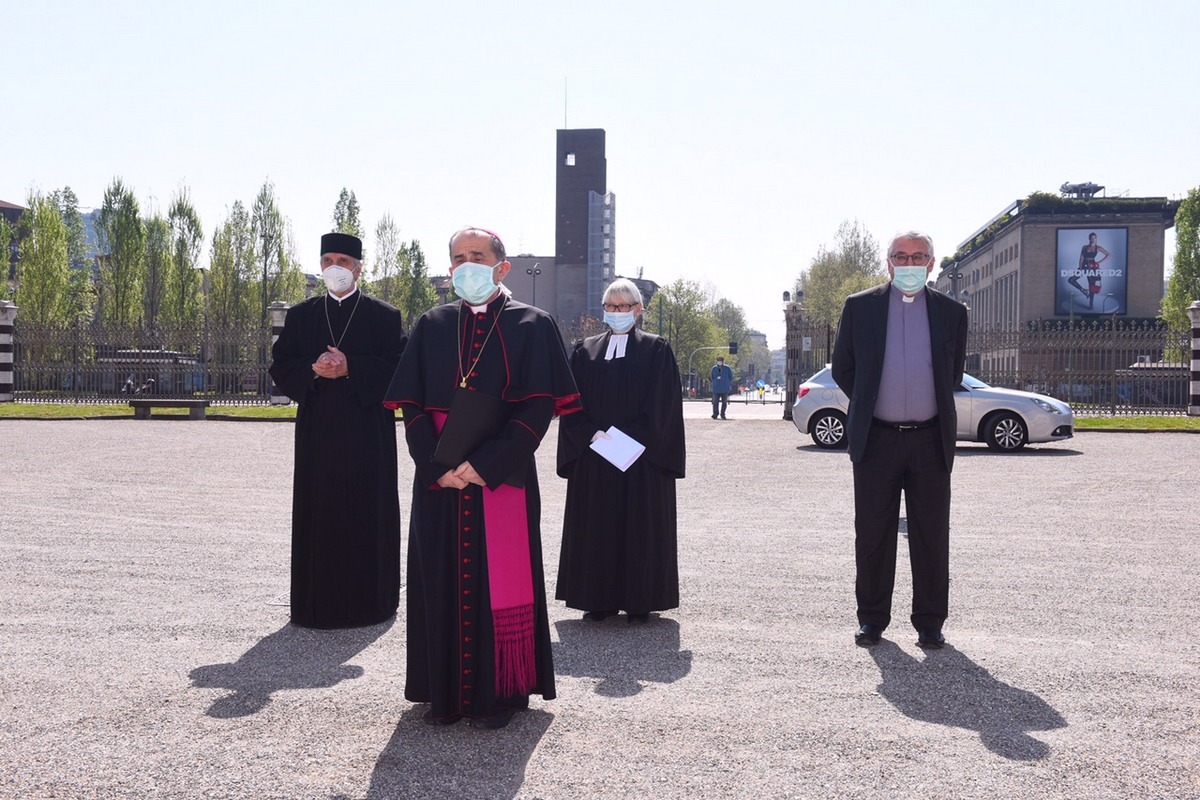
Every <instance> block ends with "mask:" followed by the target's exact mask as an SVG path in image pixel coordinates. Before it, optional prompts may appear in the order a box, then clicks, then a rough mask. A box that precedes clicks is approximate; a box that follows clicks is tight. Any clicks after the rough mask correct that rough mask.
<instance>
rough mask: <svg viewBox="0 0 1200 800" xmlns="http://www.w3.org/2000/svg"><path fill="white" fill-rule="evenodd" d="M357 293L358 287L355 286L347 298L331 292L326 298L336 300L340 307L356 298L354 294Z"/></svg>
mask: <svg viewBox="0 0 1200 800" xmlns="http://www.w3.org/2000/svg"><path fill="white" fill-rule="evenodd" d="M357 291H358V287H357V286H355V287H354V288H353V289H351V290H350V292H349V293H348V294H347V295H346V296H345V297H338V296H337V295H335V294H333V293H332V292H329V293H328V294H326V295H325V296H326V297H328V298H330V299H332V300H336V301H337V304H338V305H339V306H340V305H341V304H342V303H344V302H346V301H347V300H349V299H350V298H351V297H354V293H355V292H357Z"/></svg>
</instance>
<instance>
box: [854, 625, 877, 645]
mask: <svg viewBox="0 0 1200 800" xmlns="http://www.w3.org/2000/svg"><path fill="white" fill-rule="evenodd" d="M881 636H883V628H882V627H881V626H879V625H863V626H861V627H860V628H859V629H858V633H856V634H854V643H855V644H856V645H858V646H859V647H870V646H871V645H873V644H879V637H881Z"/></svg>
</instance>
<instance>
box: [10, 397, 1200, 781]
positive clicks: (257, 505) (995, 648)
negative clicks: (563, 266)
mask: <svg viewBox="0 0 1200 800" xmlns="http://www.w3.org/2000/svg"><path fill="white" fill-rule="evenodd" d="M687 414H688V417H689V419H688V423H687V425H688V450H689V454H690V455H689V464H688V468H689V474H688V478H687V479H686V480H684V481H682V482H680V485H679V505H680V509H681V511H680V536H679V539H680V545H679V549H680V569H681V581H682V595H683V599H682V606H681V608H679V609H677V610H675V611H672V612H668V613H665V614H662V615H659V616H656V617H654V618H653V619H652V621H651V623H650V624H649V625H646V626H644V627H641V628H630V627H629V626H628V625H626V624H625V622H624V619H623V618H617V619H610V620H608V621H606V622H604V623H601V624H585V623H584V622H582V621H581V620H580V619H579V618H578V614H577V613H576V612H573V611H569V610H567V609H565V608H563V607H562V605H561V604H560V603H556V602H553V601H552V602H551V607H550V616H551V625H552V629H553V637H554V640H555V645H554V647H555V664H556V669H557V673H558V691H559V698H558V699H557V700H554V701H552V702H542V701H541V700H540V698H535V699H534V701H533V703H532V709H531V710H530V711H529V712H528V713H525V714H521V715H518V717H517V718H516V719H515V720H514V721H513V723H512V724H511V725H510V726H509V727H508V728H507V729H504V730H501V731H481V730H475V729H472V728H469V727H467V726H465V725H461V724H460V725H456V726H452V727H448V728H444V729H440V728H431V727H429V726H427V725H424V724H422V723H421V721H420V714H421V712H422V711H423V710H424V706H416V707H414V706H412V705H410V704H408V703H406V702H405V701H404V699H403V680H404V675H403V664H404V652H403V651H404V633H403V631H404V620H403V608H402V609H401V614H400V616H399V617H398V618H397V620H396V621H395V623H394V624H385V625H380V626H376V627H373V628H365V629H359V630H354V631H340V632H339V631H333V632H319V631H307V630H303V629H297V628H293V627H291V626H289V625H288V622H287V609H286V607H285V606H281V605H278V604H277V603H278V601H279V599H280V598H281V595H283V594H284V593H285V592H286V590H287V566H288V557H289V554H288V540H289V497H290V476H291V441H292V426H291V425H290V424H263V423H254V422H220V421H213V420H207V421H203V422H190V421H186V420H156V419H152V420H149V421H134V420H129V419H119V420H110V421H47V422H30V421H0V570H2V572H3V575H4V579H3V582H2V583H0V653H2V656H3V662H2V670H0V796H2V797H6V798H8V797H11V798H157V797H162V798H200V797H206V798H207V797H211V798H256V799H257V798H426V797H429V798H434V797H448V798H449V797H454V798H456V797H473V798H513V797H518V798H543V799H544V800H557V799H558V798H610V797H611V798H643V797H644V798H752V797H753V798H762V797H767V798H787V797H794V798H840V797H850V798H868V797H888V798H907V797H913V798H917V797H920V798H927V797H954V798H995V797H1062V798H1197V797H1200V777H1198V776H1200V730H1198V729H1200V663H1198V661H1200V659H1198V658H1197V655H1198V650H1197V645H1196V643H1195V641H1194V639H1193V638H1192V633H1193V631H1195V630H1196V629H1197V628H1198V627H1200V597H1198V592H1197V590H1196V576H1197V575H1198V574H1200V554H1198V551H1197V548H1196V547H1195V538H1196V532H1197V528H1198V525H1197V520H1198V519H1200V491H1197V481H1196V469H1195V464H1196V452H1197V446H1200V438H1197V437H1195V436H1189V435H1186V434H1175V433H1162V434H1140V435H1138V434H1135V435H1128V434H1126V435H1120V434H1105V433H1091V432H1085V433H1082V434H1080V435H1079V436H1078V437H1077V438H1076V439H1073V440H1070V441H1067V442H1062V443H1056V444H1052V445H1038V446H1035V447H1031V448H1029V449H1027V450H1026V451H1025V452H1023V453H1020V454H1016V455H1010V456H1003V455H997V454H993V453H989V452H988V451H987V450H986V449H985V448H984V447H983V446H982V445H960V447H959V456H958V461H957V462H956V469H955V480H954V490H955V503H954V506H953V514H952V524H953V530H952V553H951V558H952V576H953V578H952V581H953V582H952V586H951V614H952V616H951V618H950V620H949V621H948V622H947V625H946V629H945V632H946V636H947V639H948V641H949V642H950V646H948V647H947V648H945V649H944V650H941V651H936V652H930V653H925V652H923V651H921V650H920V649H918V648H917V647H916V646H915V644H914V640H915V634H914V632H913V631H912V630H911V629H909V627H908V625H907V622H906V616H907V613H906V612H907V606H908V600H907V598H908V592H909V589H910V585H911V584H910V581H909V575H908V569H907V565H906V564H905V559H904V557H903V550H904V548H903V547H901V563H900V565H899V569H898V575H897V588H896V595H897V598H898V600H897V603H896V614H895V616H896V617H897V621H896V622H895V623H894V624H893V626H892V627H891V628H890V629H889V630H888V631H887V633H886V634H885V641H884V642H883V643H882V644H881V645H880V646H878V647H876V648H873V649H870V650H865V649H860V648H857V647H855V646H854V644H853V637H852V635H853V631H854V629H855V628H856V627H857V626H856V623H855V620H854V600H853V577H854V576H853V573H854V568H853V551H852V533H851V531H852V509H851V497H852V494H851V473H850V464H849V461H848V459H847V458H846V455H845V453H842V452H827V451H822V450H818V449H817V448H815V447H814V446H813V445H812V443H811V440H810V439H808V438H807V437H801V436H800V435H799V434H797V433H796V431H795V429H794V428H793V427H792V425H791V423H790V422H784V421H781V420H780V419H779V417H780V414H781V408H780V406H778V405H768V406H753V405H751V406H744V405H741V404H735V405H733V406H731V408H730V417H731V418H730V419H729V420H728V421H724V422H722V421H713V420H711V419H709V418H708V414H709V407H708V405H707V404H706V403H691V404H688V405H687ZM551 434H552V435H553V434H554V430H553V428H552V429H551ZM552 459H553V447H549V446H547V447H543V448H542V450H541V452H540V453H539V462H540V468H541V475H542V483H543V492H544V495H545V503H544V509H543V526H544V527H543V538H544V541H545V551H546V552H545V557H546V564H547V566H548V569H547V575H548V578H550V579H551V584H550V585H549V586H548V587H547V591H548V592H550V594H551V595H553V583H552V579H553V577H554V574H555V571H556V570H555V565H556V564H557V558H558V539H559V534H560V524H561V514H562V505H563V497H564V484H563V482H562V481H560V480H559V479H558V478H556V477H554V475H553V463H552ZM400 465H401V485H402V486H403V487H407V486H408V485H409V481H410V480H411V468H410V466H409V464H408V459H407V455H406V454H405V453H403V452H402V454H401V458H400ZM333 491H334V490H333V489H331V492H333ZM406 495H407V489H405V490H403V491H402V492H401V497H402V504H403V505H404V506H405V507H407V496H406ZM405 518H406V519H407V513H405ZM406 525H407V522H406Z"/></svg>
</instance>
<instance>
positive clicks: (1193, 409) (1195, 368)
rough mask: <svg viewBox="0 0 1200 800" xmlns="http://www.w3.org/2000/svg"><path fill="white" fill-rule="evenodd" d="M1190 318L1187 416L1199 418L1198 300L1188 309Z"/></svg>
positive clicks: (1199, 341) (1199, 326) (1199, 307)
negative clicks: (1189, 374) (1189, 380)
mask: <svg viewBox="0 0 1200 800" xmlns="http://www.w3.org/2000/svg"><path fill="white" fill-rule="evenodd" d="M1188 316H1189V317H1191V318H1192V381H1191V385H1190V387H1189V390H1188V416H1190V417H1200V300H1197V301H1196V302H1194V303H1192V304H1191V306H1189V307H1188Z"/></svg>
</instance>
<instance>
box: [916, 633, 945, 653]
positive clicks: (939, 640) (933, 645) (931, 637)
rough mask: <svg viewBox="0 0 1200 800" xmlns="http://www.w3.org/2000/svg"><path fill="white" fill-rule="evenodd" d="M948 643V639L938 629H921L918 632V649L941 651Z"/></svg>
mask: <svg viewBox="0 0 1200 800" xmlns="http://www.w3.org/2000/svg"><path fill="white" fill-rule="evenodd" d="M945 643H946V637H945V636H942V632H941V631H939V630H938V629H937V628H919V629H918V630H917V647H923V648H925V649H926V650H940V649H941V648H942V645H944V644H945Z"/></svg>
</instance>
